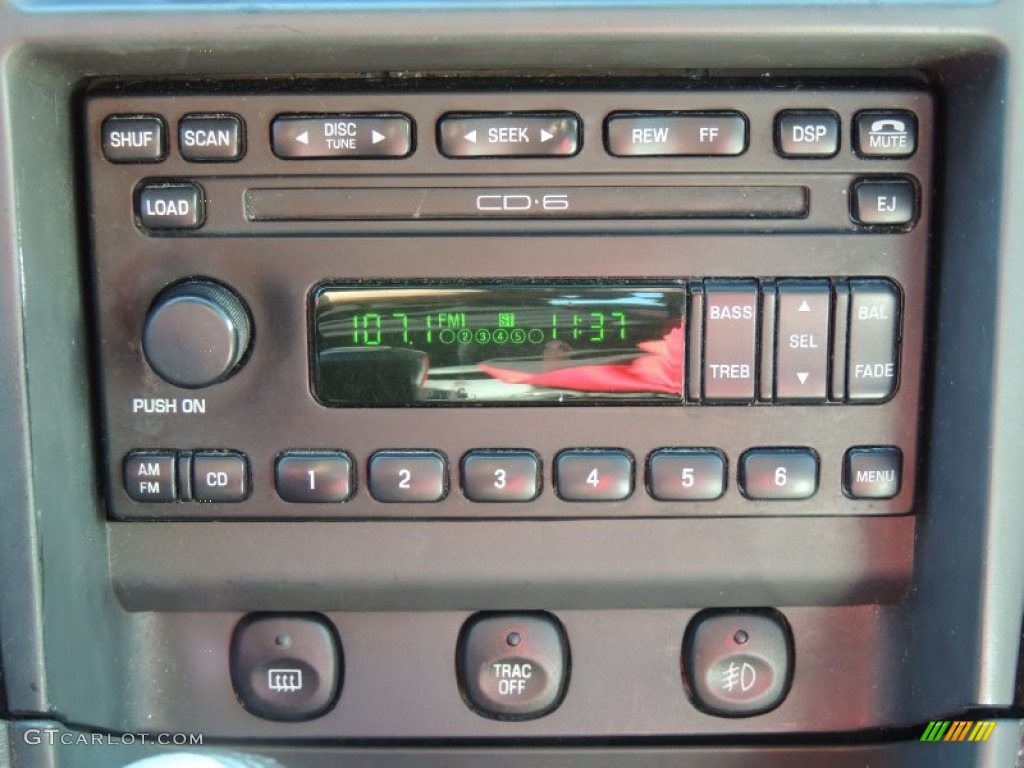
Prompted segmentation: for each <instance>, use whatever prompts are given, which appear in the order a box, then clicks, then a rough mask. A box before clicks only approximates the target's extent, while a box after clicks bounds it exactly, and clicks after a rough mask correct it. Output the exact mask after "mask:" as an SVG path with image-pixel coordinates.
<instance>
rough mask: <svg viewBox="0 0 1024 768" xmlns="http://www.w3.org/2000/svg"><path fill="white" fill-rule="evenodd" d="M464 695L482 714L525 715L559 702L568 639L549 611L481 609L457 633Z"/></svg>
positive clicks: (511, 717) (518, 717)
mask: <svg viewBox="0 0 1024 768" xmlns="http://www.w3.org/2000/svg"><path fill="white" fill-rule="evenodd" d="M457 672H458V678H459V683H460V686H461V688H462V692H463V695H464V696H465V698H466V700H467V701H468V702H469V704H470V705H471V706H472V707H473V709H475V710H476V711H477V712H479V713H480V714H481V715H484V716H485V717H490V718H494V719H500V720H527V719H530V718H535V717H542V716H543V715H546V714H548V713H549V712H551V711H553V710H554V709H556V708H557V707H558V705H559V704H561V702H562V698H563V697H564V696H565V690H566V684H567V682H568V676H569V645H568V643H567V641H566V639H565V632H564V630H563V629H562V626H561V624H559V623H558V621H557V620H556V619H555V618H554V617H553V616H550V615H548V614H544V613H519V614H481V615H478V616H475V617H474V618H472V619H470V620H469V622H467V624H466V625H465V626H464V627H463V629H462V633H461V635H460V637H459V648H458V653H457Z"/></svg>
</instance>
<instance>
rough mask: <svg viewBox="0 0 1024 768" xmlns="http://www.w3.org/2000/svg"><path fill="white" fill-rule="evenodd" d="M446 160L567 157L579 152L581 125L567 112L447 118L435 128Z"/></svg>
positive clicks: (576, 118) (453, 115)
mask: <svg viewBox="0 0 1024 768" xmlns="http://www.w3.org/2000/svg"><path fill="white" fill-rule="evenodd" d="M437 140H438V145H439V147H440V150H441V154H443V155H447V156H448V157H568V156H570V155H575V154H576V153H577V152H578V151H579V148H580V121H579V118H578V117H576V115H573V114H571V113H569V112H543V113H542V112H513V113H508V114H474V115H461V114H449V115H445V116H443V117H442V118H441V120H440V121H439V122H438V125H437Z"/></svg>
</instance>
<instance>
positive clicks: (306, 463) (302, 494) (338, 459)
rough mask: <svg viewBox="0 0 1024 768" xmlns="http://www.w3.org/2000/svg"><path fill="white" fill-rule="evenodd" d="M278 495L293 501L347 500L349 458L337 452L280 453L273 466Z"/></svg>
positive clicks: (350, 485)
mask: <svg viewBox="0 0 1024 768" xmlns="http://www.w3.org/2000/svg"><path fill="white" fill-rule="evenodd" d="M274 485H275V486H276V487H277V495H278V496H280V497H281V498H282V499H284V500H285V501H290V502H292V503H295V504H324V503H329V502H339V501H348V499H349V498H350V497H351V496H352V460H351V459H349V457H348V456H347V455H346V454H344V453H340V452H334V451H331V452H309V453H305V452H302V453H299V452H295V453H285V454H282V455H281V456H280V457H279V458H278V460H277V464H276V466H275V467H274Z"/></svg>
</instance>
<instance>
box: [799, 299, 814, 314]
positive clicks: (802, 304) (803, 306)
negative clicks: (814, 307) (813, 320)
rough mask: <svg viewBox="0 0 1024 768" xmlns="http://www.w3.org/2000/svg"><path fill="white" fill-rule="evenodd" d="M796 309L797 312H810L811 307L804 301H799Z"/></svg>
mask: <svg viewBox="0 0 1024 768" xmlns="http://www.w3.org/2000/svg"><path fill="white" fill-rule="evenodd" d="M796 311H797V312H810V311H811V308H810V307H809V306H807V302H806V301H802V302H800V306H799V307H798V308H797V310H796Z"/></svg>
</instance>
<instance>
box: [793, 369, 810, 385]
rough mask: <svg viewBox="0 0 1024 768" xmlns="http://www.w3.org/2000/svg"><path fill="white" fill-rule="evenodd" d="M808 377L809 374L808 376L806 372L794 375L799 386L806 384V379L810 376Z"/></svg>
mask: <svg viewBox="0 0 1024 768" xmlns="http://www.w3.org/2000/svg"><path fill="white" fill-rule="evenodd" d="M810 375H811V374H809V373H808V372H807V371H800V373H798V374H797V375H796V377H797V378H798V379H800V383H801V384H806V383H807V377H808V376H810Z"/></svg>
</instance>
